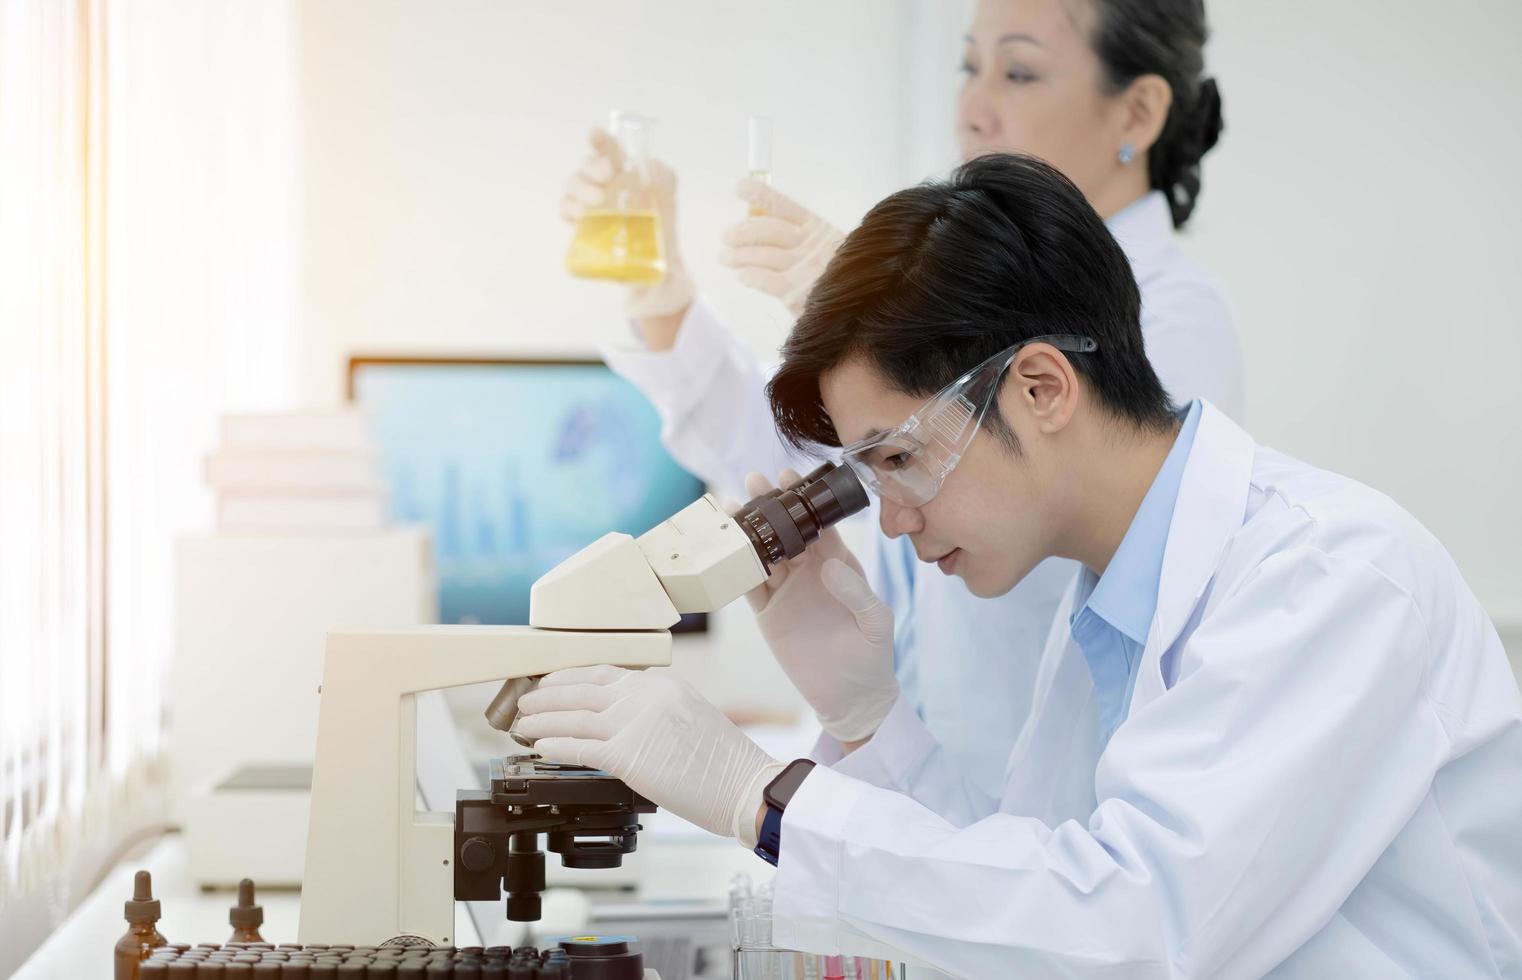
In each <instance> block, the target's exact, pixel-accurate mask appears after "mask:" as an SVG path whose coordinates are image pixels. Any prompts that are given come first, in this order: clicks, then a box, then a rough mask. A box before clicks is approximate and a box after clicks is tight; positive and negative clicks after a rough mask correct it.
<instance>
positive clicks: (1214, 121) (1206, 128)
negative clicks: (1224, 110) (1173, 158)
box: [1194, 78, 1225, 156]
mask: <svg viewBox="0 0 1522 980" xmlns="http://www.w3.org/2000/svg"><path fill="white" fill-rule="evenodd" d="M1194 123H1195V126H1196V129H1195V132H1196V134H1198V137H1197V138H1198V139H1199V145H1200V156H1204V155H1205V154H1206V153H1207V152H1208V151H1209V150H1210V148H1211V147H1213V146H1215V145H1216V141H1217V140H1219V139H1220V138H1221V130H1222V129H1224V128H1225V124H1224V122H1223V121H1222V119H1221V90H1220V89H1219V88H1217V87H1216V82H1215V79H1214V78H1206V79H1204V80H1203V81H1201V82H1200V94H1199V95H1198V96H1196V98H1195V103H1194Z"/></svg>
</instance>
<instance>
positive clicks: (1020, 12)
mask: <svg viewBox="0 0 1522 980" xmlns="http://www.w3.org/2000/svg"><path fill="white" fill-rule="evenodd" d="M1093 3H1094V0H979V3H978V7H977V12H976V13H975V14H974V15H973V19H972V25H971V26H970V27H969V28H968V34H967V38H966V42H965V49H964V52H963V67H962V71H963V75H964V81H963V84H962V89H961V92H960V93H959V94H958V95H957V140H958V143H959V144H960V146H961V150H962V159H963V161H964V162H965V161H967V160H971V159H973V158H975V157H979V156H983V155H985V154H988V153H1001V152H1002V153H1026V154H1030V155H1031V156H1035V157H1040V158H1041V159H1043V160H1045V161H1046V162H1047V163H1050V164H1051V165H1052V166H1054V167H1056V168H1057V169H1058V170H1061V171H1062V172H1063V173H1064V174H1066V175H1067V177H1068V179H1070V180H1072V181H1073V183H1075V184H1077V185H1078V188H1079V190H1081V191H1083V193H1084V195H1085V196H1087V197H1088V198H1089V200H1090V201H1097V200H1098V198H1099V196H1100V192H1101V190H1103V189H1104V188H1105V187H1106V185H1107V184H1108V183H1110V182H1112V181H1113V180H1115V178H1116V177H1117V173H1118V170H1119V168H1120V167H1121V166H1122V165H1121V164H1120V162H1119V160H1118V154H1119V151H1120V147H1121V144H1122V143H1123V142H1124V141H1125V138H1124V136H1123V126H1124V122H1125V109H1124V106H1123V105H1122V104H1121V102H1120V100H1119V99H1118V98H1116V97H1115V96H1114V95H1113V94H1112V93H1111V92H1110V91H1109V86H1108V85H1107V83H1106V81H1105V76H1104V69H1103V66H1102V65H1101V64H1100V61H1099V58H1098V56H1097V55H1095V53H1094V49H1093V47H1092V46H1091V44H1090V40H1089V38H1090V31H1091V30H1092V27H1093V24H1092V21H1093V18H1094V16H1095V11H1094V9H1093ZM1138 162H1140V161H1138ZM1133 166H1135V164H1133Z"/></svg>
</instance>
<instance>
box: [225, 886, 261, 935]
mask: <svg viewBox="0 0 1522 980" xmlns="http://www.w3.org/2000/svg"><path fill="white" fill-rule="evenodd" d="M227 921H228V922H230V923H231V924H232V926H233V928H235V929H257V928H259V927H260V926H261V925H263V924H264V906H262V905H255V904H254V882H253V879H252V878H244V879H243V880H242V881H240V882H238V904H237V905H234V906H233V907H232V908H230V909H228V912H227Z"/></svg>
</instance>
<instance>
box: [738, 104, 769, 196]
mask: <svg viewBox="0 0 1522 980" xmlns="http://www.w3.org/2000/svg"><path fill="white" fill-rule="evenodd" d="M747 131H748V132H747V140H746V142H747V145H748V149H747V151H746V154H745V169H746V170H748V171H750V175H751V176H752V177H754V178H755V179H757V180H759V181H761V183H763V184H768V185H769V184H771V182H772V117H771V116H751V117H750V123H749V125H748V126H747ZM765 213H766V211H765V210H764V209H762V208H758V207H756V206H755V205H754V204H752V205H751V206H750V214H751V217H757V216H759V215H763V214H765Z"/></svg>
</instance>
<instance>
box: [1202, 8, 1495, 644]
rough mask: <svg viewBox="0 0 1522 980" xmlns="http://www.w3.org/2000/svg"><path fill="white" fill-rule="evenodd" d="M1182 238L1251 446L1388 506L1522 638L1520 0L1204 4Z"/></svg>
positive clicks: (1493, 613)
mask: <svg viewBox="0 0 1522 980" xmlns="http://www.w3.org/2000/svg"><path fill="white" fill-rule="evenodd" d="M1210 11H1211V15H1212V19H1213V22H1214V27H1215V36H1214V39H1213V40H1212V42H1211V48H1210V61H1211V63H1212V66H1213V68H1214V70H1215V71H1216V73H1217V74H1218V76H1219V77H1220V84H1221V92H1222V98H1223V100H1224V103H1225V109H1226V120H1227V132H1226V135H1225V137H1224V138H1223V141H1222V143H1221V145H1220V146H1219V147H1218V148H1217V151H1216V152H1215V153H1214V154H1212V155H1211V156H1210V157H1209V158H1208V165H1207V168H1206V173H1205V193H1204V196H1203V198H1202V201H1203V203H1202V205H1201V210H1200V212H1199V214H1198V220H1197V224H1196V226H1195V228H1194V230H1193V232H1192V233H1191V234H1190V236H1189V242H1188V248H1189V249H1190V250H1191V251H1192V252H1193V253H1194V254H1195V255H1197V256H1198V257H1199V258H1200V259H1201V260H1202V261H1204V262H1205V263H1207V264H1208V265H1209V266H1210V267H1211V268H1213V269H1214V270H1215V271H1216V272H1217V273H1218V274H1219V275H1220V276H1221V277H1222V278H1223V279H1224V280H1225V281H1226V282H1227V284H1228V286H1229V288H1230V291H1231V293H1232V296H1233V298H1234V300H1235V304H1236V310H1237V315H1238V318H1239V323H1240V326H1241V330H1242V337H1243V341H1244V344H1245V346H1246V353H1247V369H1248V396H1249V397H1248V402H1249V406H1248V424H1249V426H1250V428H1251V429H1252V431H1253V433H1254V434H1255V435H1256V436H1257V437H1258V438H1259V439H1260V440H1261V441H1263V442H1266V443H1269V444H1271V445H1274V446H1276V447H1278V448H1281V449H1283V450H1285V451H1287V452H1290V453H1293V454H1294V455H1297V456H1300V457H1301V458H1304V459H1307V460H1310V461H1312V462H1314V463H1317V464H1319V465H1323V466H1326V467H1329V468H1332V469H1336V470H1339V471H1342V472H1344V473H1347V474H1349V475H1352V476H1354V477H1357V478H1358V479H1360V480H1363V481H1365V482H1367V483H1369V484H1371V485H1373V486H1375V487H1378V488H1380V489H1381V490H1383V491H1385V492H1386V493H1388V494H1390V495H1391V496H1392V497H1394V498H1395V499H1396V500H1397V501H1399V502H1400V503H1401V504H1402V505H1404V506H1405V507H1406V508H1407V509H1409V510H1411V511H1412V512H1413V513H1414V514H1415V515H1416V516H1417V518H1419V519H1420V520H1421V521H1422V522H1423V523H1425V524H1426V525H1427V527H1429V528H1430V529H1431V530H1432V531H1433V532H1435V533H1436V534H1437V536H1438V537H1439V538H1440V539H1441V540H1442V541H1443V543H1444V544H1445V545H1446V546H1447V547H1448V549H1449V551H1450V552H1452V554H1453V556H1454V558H1455V559H1456V560H1457V561H1458V563H1459V565H1460V567H1461V568H1462V569H1463V571H1464V573H1465V576H1466V577H1467V578H1468V580H1469V582H1470V585H1471V586H1472V587H1473V588H1474V590H1475V592H1476V593H1477V594H1478V595H1479V596H1480V598H1481V600H1482V601H1483V602H1484V603H1485V604H1486V605H1487V607H1488V608H1489V609H1490V610H1491V612H1492V615H1493V616H1494V617H1496V618H1497V619H1498V620H1501V621H1502V623H1503V625H1508V624H1510V625H1513V626H1515V625H1518V624H1522V559H1519V555H1522V507H1519V506H1518V500H1519V494H1518V488H1519V486H1522V383H1519V372H1522V231H1519V228H1522V183H1519V181H1518V180H1517V176H1516V172H1517V167H1518V161H1522V111H1519V109H1518V102H1519V98H1522V59H1518V58H1517V56H1516V49H1517V45H1518V43H1519V41H1522V5H1518V4H1517V3H1515V2H1514V0H1467V2H1465V3H1462V4H1451V5H1447V6H1442V7H1437V6H1434V5H1432V4H1426V3H1416V2H1412V0H1401V2H1398V3H1392V2H1390V0H1337V2H1336V3H1326V2H1317V0H1286V2H1280V3H1261V2H1256V0H1215V2H1212V3H1211V4H1210Z"/></svg>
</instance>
